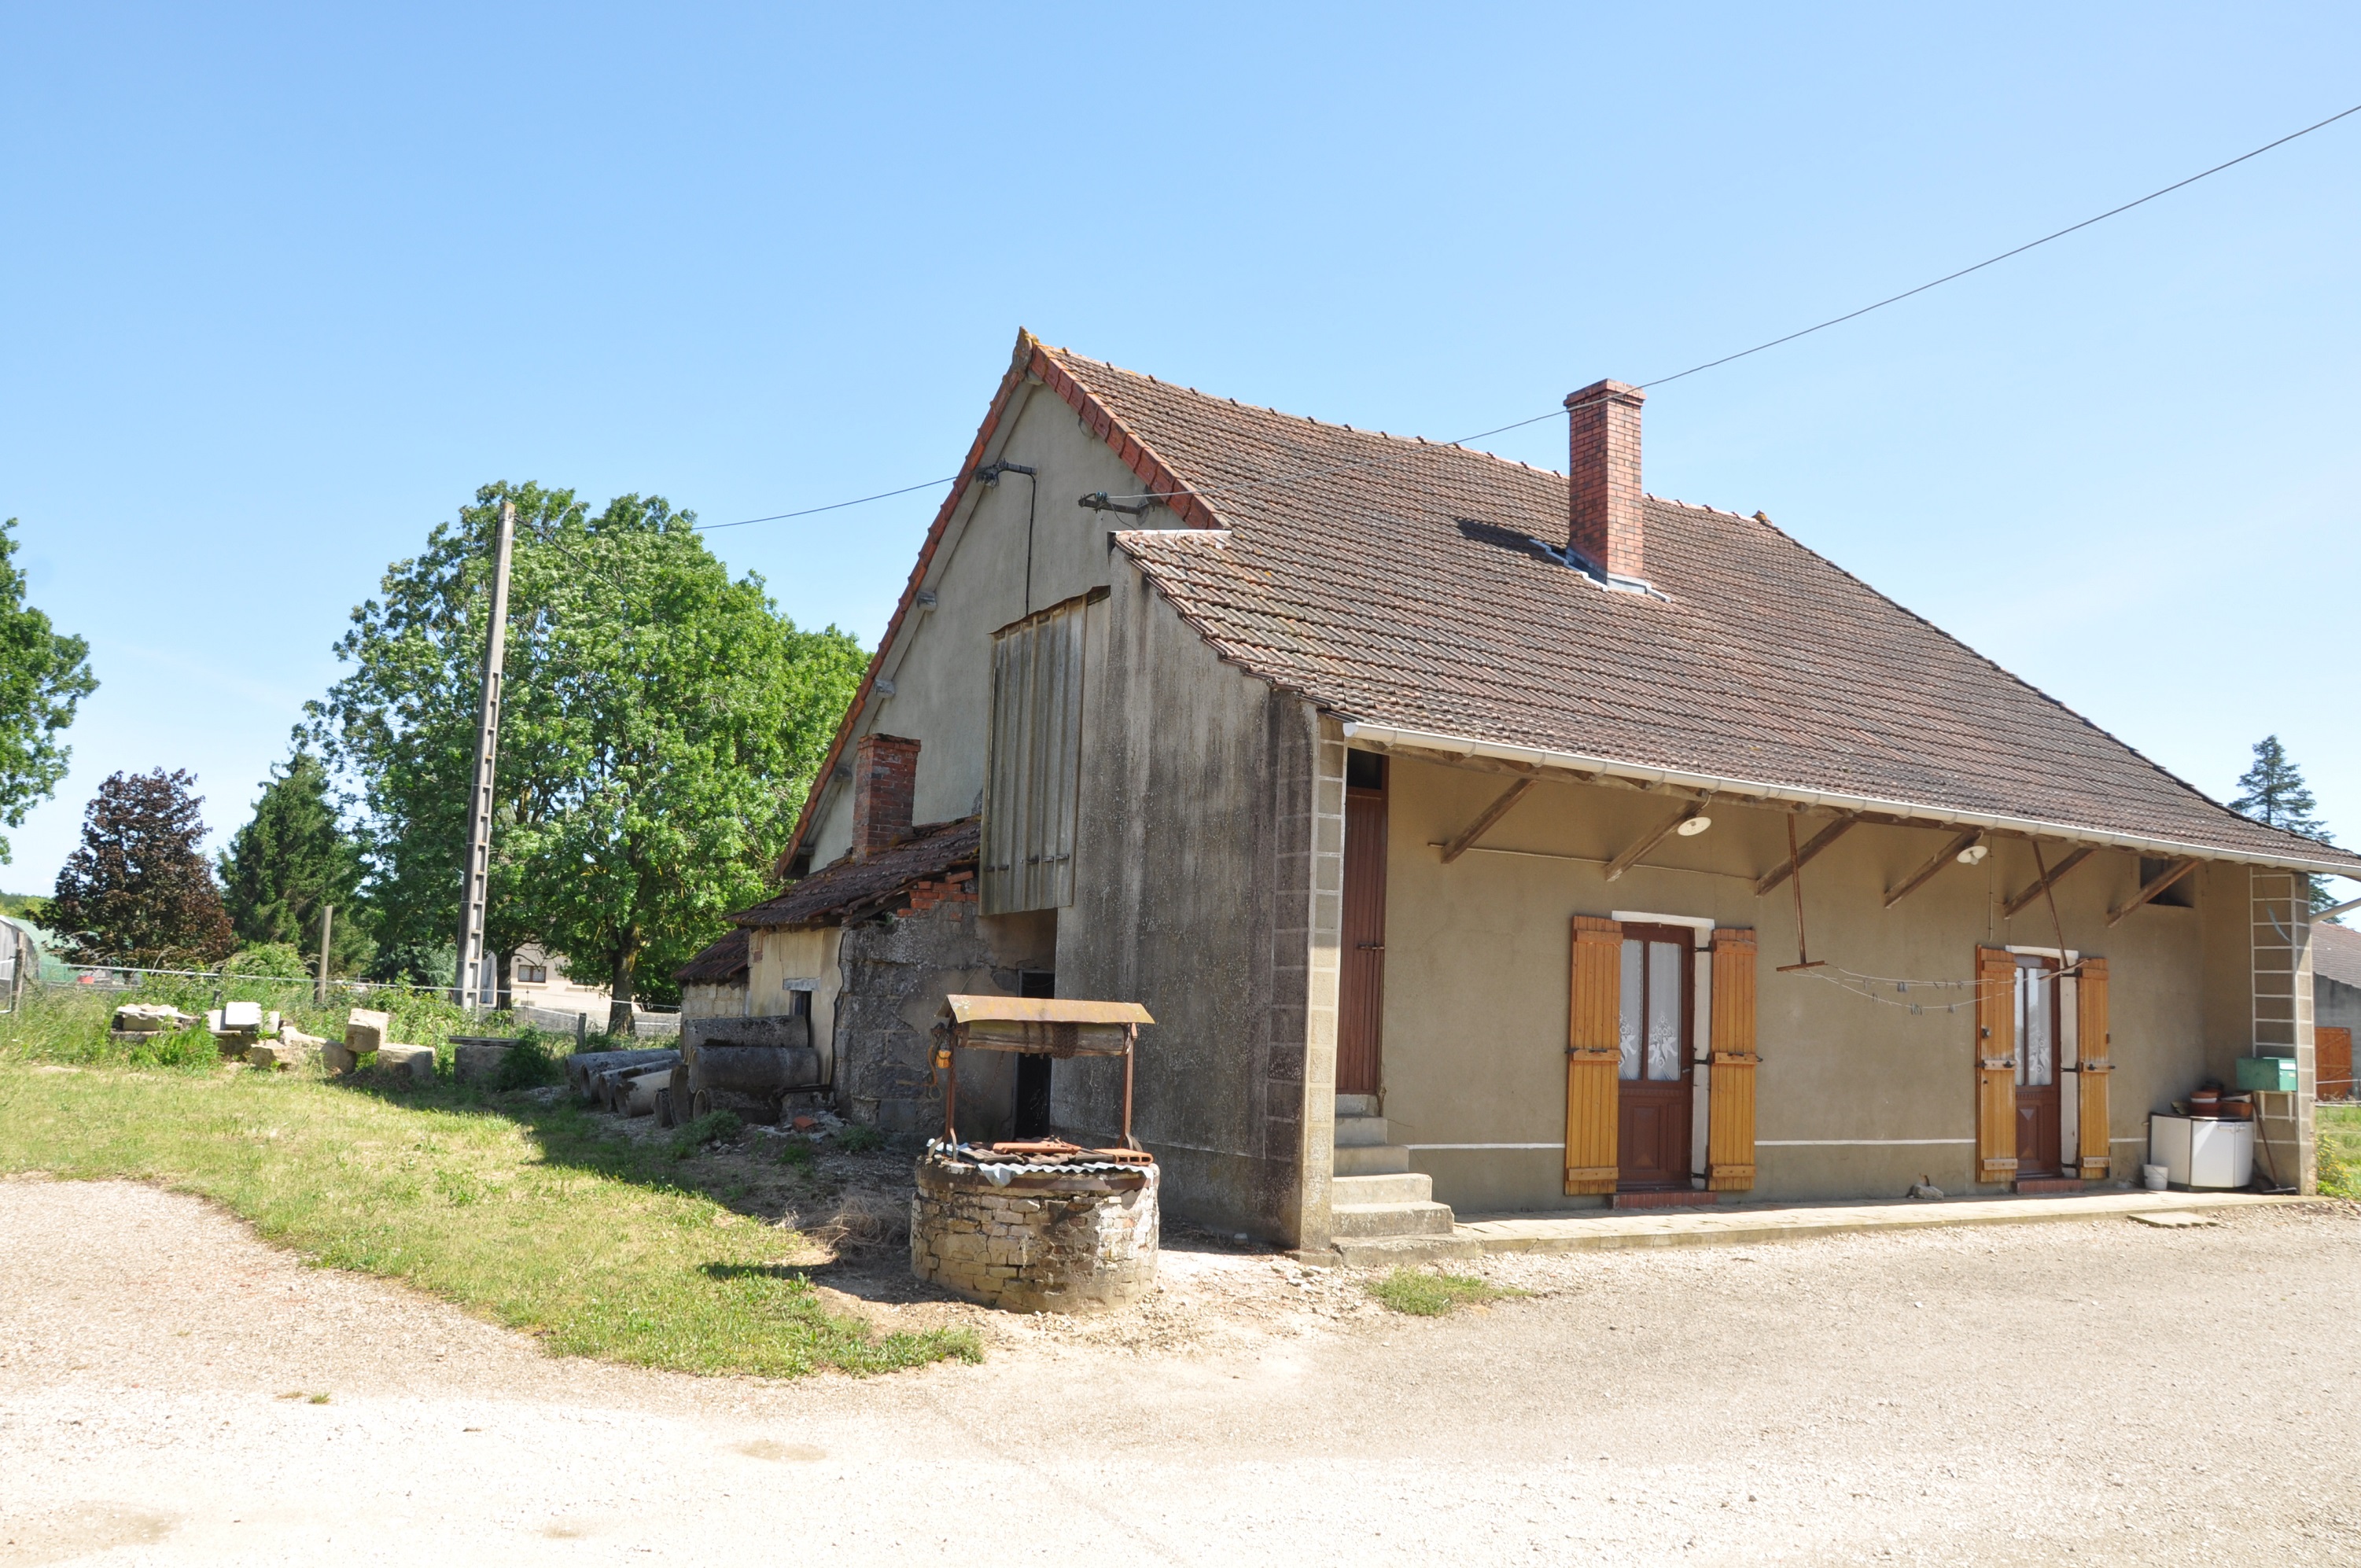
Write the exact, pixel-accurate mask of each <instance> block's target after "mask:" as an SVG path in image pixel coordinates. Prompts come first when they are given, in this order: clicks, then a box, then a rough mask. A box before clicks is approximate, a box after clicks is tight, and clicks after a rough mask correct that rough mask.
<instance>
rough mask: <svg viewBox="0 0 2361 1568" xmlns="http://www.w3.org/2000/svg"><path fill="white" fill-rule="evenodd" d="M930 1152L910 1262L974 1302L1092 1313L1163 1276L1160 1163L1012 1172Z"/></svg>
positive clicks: (915, 1203)
mask: <svg viewBox="0 0 2361 1568" xmlns="http://www.w3.org/2000/svg"><path fill="white" fill-rule="evenodd" d="M995 1174H1001V1175H1005V1177H1006V1178H1007V1180H1006V1183H1005V1185H995V1184H994V1182H993V1180H992V1179H991V1177H990V1176H987V1175H986V1174H985V1172H984V1170H983V1168H981V1167H980V1166H977V1165H975V1164H972V1163H970V1162H967V1161H964V1160H960V1159H956V1158H949V1159H947V1158H945V1157H943V1156H942V1155H941V1154H940V1153H939V1152H938V1151H937V1150H935V1149H929V1150H928V1152H927V1153H926V1154H925V1155H923V1156H921V1157H920V1158H919V1160H918V1171H917V1179H918V1191H917V1196H916V1197H915V1198H913V1199H911V1201H910V1269H911V1272H912V1273H914V1274H916V1275H917V1277H919V1278H921V1279H928V1280H932V1281H933V1282H934V1283H935V1284H937V1285H939V1286H941V1287H943V1288H945V1289H947V1290H950V1291H952V1292H954V1293H956V1294H958V1295H961V1296H964V1297H966V1298H967V1299H969V1300H971V1301H978V1302H982V1303H983V1305H985V1306H987V1307H1005V1308H1006V1309H1008V1310H1011V1311H1017V1312H1086V1311H1093V1310H1097V1309H1099V1308H1102V1307H1118V1306H1122V1305H1124V1304H1125V1303H1126V1302H1129V1301H1136V1300H1137V1299H1139V1298H1140V1297H1142V1296H1143V1295H1145V1294H1147V1293H1148V1288H1150V1287H1151V1286H1153V1285H1154V1284H1155V1283H1156V1245H1157V1213H1156V1190H1157V1168H1156V1167H1154V1166H1152V1165H1150V1166H1136V1167H1131V1168H1104V1167H1102V1168H1097V1169H1094V1170H1082V1171H1076V1170H1063V1169H1059V1168H1054V1167H1052V1168H1045V1169H1036V1170H1025V1169H1015V1170H1012V1169H1010V1168H1007V1167H1005V1166H1004V1167H998V1168H996V1169H995Z"/></svg>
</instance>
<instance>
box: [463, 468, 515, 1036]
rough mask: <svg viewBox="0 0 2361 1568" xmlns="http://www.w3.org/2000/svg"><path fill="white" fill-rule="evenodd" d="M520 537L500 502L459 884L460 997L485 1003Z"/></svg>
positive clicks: (470, 1005) (472, 1005)
mask: <svg viewBox="0 0 2361 1568" xmlns="http://www.w3.org/2000/svg"><path fill="white" fill-rule="evenodd" d="M515 543H516V503H515V502H514V501H502V502H501V503H500V543H498V544H497V545H496V546H495V547H494V549H493V554H492V626H491V634H490V636H489V637H488V638H487V639H486V640H485V644H484V706H483V711H482V713H481V715H480V716H479V717H478V720H477V724H476V773H475V781H474V786H473V788H472V789H471V790H470V791H469V793H468V795H467V866H466V869H465V870H464V872H462V873H461V875H462V879H463V880H462V881H461V883H460V887H459V974H458V985H459V1003H460V1004H461V1005H462V1006H464V1007H466V1008H467V1011H468V1012H470V1013H477V1012H480V1011H482V1009H483V1005H484V981H485V978H486V977H485V974H484V906H485V904H486V903H487V901H488V899H489V893H490V887H491V872H492V765H493V763H494V762H495V761H497V760H498V758H499V755H500V666H501V665H502V664H503V663H505V662H506V661H507V657H508V641H509V639H508V631H509V552H510V550H511V547H512V546H513V545H514V544H515Z"/></svg>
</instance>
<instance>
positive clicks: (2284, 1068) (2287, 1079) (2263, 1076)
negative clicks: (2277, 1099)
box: [2238, 1057, 2295, 1094]
mask: <svg viewBox="0 0 2361 1568" xmlns="http://www.w3.org/2000/svg"><path fill="white" fill-rule="evenodd" d="M2238 1087H2239V1088H2241V1089H2260V1090H2265V1091H2271V1092H2275V1093H2279V1094H2293V1093H2294V1092H2295V1058H2293V1057H2240V1058H2238Z"/></svg>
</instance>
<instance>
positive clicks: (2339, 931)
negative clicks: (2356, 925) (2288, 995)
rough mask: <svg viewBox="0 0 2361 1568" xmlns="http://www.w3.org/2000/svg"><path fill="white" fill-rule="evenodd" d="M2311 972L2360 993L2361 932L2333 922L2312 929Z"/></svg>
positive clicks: (2317, 925)
mask: <svg viewBox="0 0 2361 1568" xmlns="http://www.w3.org/2000/svg"><path fill="white" fill-rule="evenodd" d="M2312 972H2314V973H2315V974H2321V975H2325V976H2326V977H2327V978H2329V979H2330V980H2333V981H2336V982H2337V983H2338V984H2339V985H2349V986H2353V987H2355V988H2356V989H2361V931H2356V930H2354V929H2353V928H2352V927H2347V926H2339V925H2337V924H2336V923H2335V922H2334V921H2333V920H2320V921H2315V922H2314V923H2313V924H2312Z"/></svg>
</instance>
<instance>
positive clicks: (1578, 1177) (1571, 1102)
mask: <svg viewBox="0 0 2361 1568" xmlns="http://www.w3.org/2000/svg"><path fill="white" fill-rule="evenodd" d="M1622 986H1623V927H1621V926H1620V925H1618V924H1617V923H1616V922H1614V921H1612V920H1601V919H1599V918H1598V916H1595V915H1577V916H1575V917H1574V985H1573V990H1574V996H1573V1003H1572V1006H1571V1007H1570V1008H1569V1010H1568V1013H1567V1022H1566V1032H1565V1190H1567V1191H1568V1192H1570V1193H1573V1192H1612V1191H1614V1190H1615V1180H1616V1178H1617V1176H1618V1175H1619V1174H1620V1170H1619V1168H1618V1165H1617V1159H1618V1154H1617V1150H1616V1147H1615V1115H1616V1094H1617V1092H1618V1090H1617V1080H1616V1076H1615V1069H1616V1064H1617V1063H1618V1062H1619V1061H1620V1059H1621V1057H1622V1052H1621V1050H1620V1043H1619V1038H1618V1034H1617V1031H1618V1029H1619V1027H1620V1020H1621V1017H1622V1008H1621V1002H1622Z"/></svg>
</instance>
